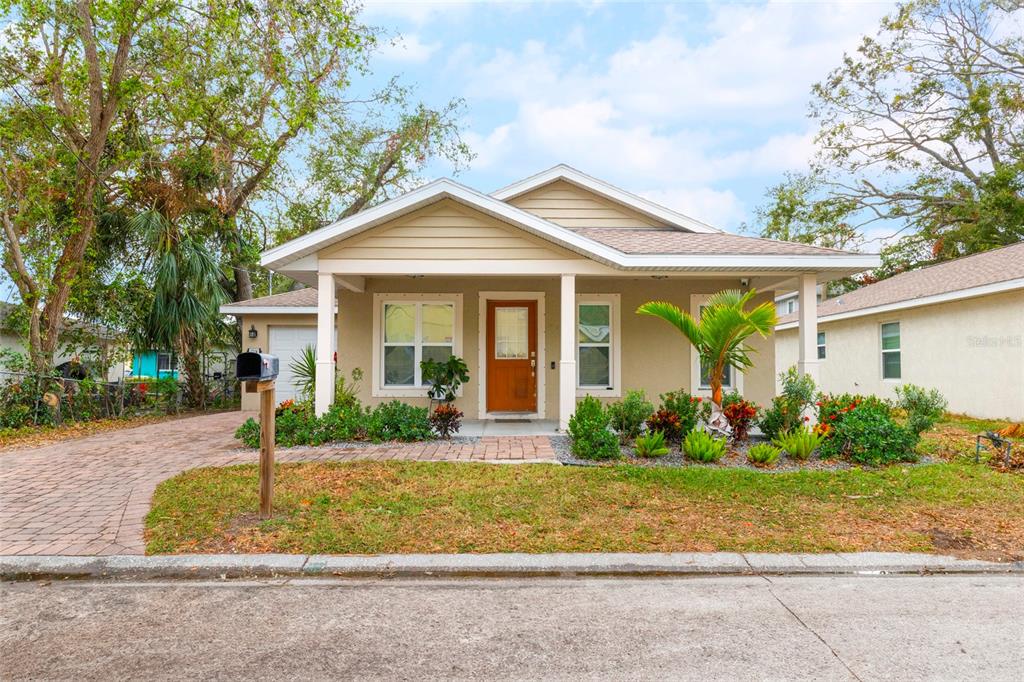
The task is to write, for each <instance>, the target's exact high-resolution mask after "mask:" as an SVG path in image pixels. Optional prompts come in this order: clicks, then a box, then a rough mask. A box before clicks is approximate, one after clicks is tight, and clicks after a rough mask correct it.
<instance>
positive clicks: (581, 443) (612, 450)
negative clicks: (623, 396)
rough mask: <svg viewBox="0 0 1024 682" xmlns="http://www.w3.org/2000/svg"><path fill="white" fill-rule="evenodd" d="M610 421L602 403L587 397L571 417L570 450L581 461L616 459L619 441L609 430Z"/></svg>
mask: <svg viewBox="0 0 1024 682" xmlns="http://www.w3.org/2000/svg"><path fill="white" fill-rule="evenodd" d="M609 423H610V419H609V417H608V412H607V410H605V409H604V407H603V406H602V405H601V401H599V400H598V399H597V398H595V397H593V396H587V397H586V398H584V399H583V400H581V401H580V403H579V404H578V405H576V412H575V413H573V415H572V416H571V417H569V450H570V451H571V452H572V454H573V455H575V456H576V457H579V458H580V459H616V458H618V457H619V456H620V454H621V453H620V452H619V439H618V437H617V436H616V435H615V434H614V433H612V431H611V430H610V429H609V428H608V427H609Z"/></svg>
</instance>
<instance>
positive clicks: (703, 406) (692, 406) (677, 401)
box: [659, 390, 711, 435]
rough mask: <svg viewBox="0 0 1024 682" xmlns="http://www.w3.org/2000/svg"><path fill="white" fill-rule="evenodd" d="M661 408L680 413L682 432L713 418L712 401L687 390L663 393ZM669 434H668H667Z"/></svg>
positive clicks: (680, 430)
mask: <svg viewBox="0 0 1024 682" xmlns="http://www.w3.org/2000/svg"><path fill="white" fill-rule="evenodd" d="M659 397H660V398H661V408H662V409H663V410H667V411H669V412H675V413H676V414H677V415H679V422H680V429H679V432H680V434H685V433H689V432H690V431H693V429H694V427H695V426H697V425H698V424H701V423H706V422H707V420H708V419H710V418H711V401H710V400H704V399H703V398H701V397H700V396H695V395H690V394H689V393H687V392H686V391H683V390H678V391H669V392H668V393H662V394H661V395H660V396H659ZM666 435H667V434H666Z"/></svg>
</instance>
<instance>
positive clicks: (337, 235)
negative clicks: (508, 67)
mask: <svg viewBox="0 0 1024 682" xmlns="http://www.w3.org/2000/svg"><path fill="white" fill-rule="evenodd" d="M556 168H563V167H556ZM564 168H568V167H564ZM574 173H578V171H574ZM580 175H582V174H580ZM535 177H536V176H535ZM559 177H562V176H559ZM574 177H576V176H574ZM584 177H587V176H584ZM602 184H603V183H602ZM608 187H610V185H608ZM613 189H614V188H613ZM623 194H625V193H623ZM444 199H451V200H453V201H455V202H458V203H460V204H463V205H465V206H467V207H469V208H472V209H474V210H477V211H480V212H481V213H484V214H486V215H489V216H491V217H493V218H495V219H497V220H501V221H503V222H505V223H508V224H510V225H513V226H515V227H518V228H520V229H522V230H524V231H526V232H528V233H531V234H533V235H535V236H537V237H540V238H542V239H544V240H547V241H549V242H551V243H552V244H556V245H558V246H561V247H563V248H566V249H569V250H570V251H574V252H576V253H578V254H580V255H582V256H584V257H586V258H589V259H591V260H594V261H597V262H599V263H603V264H605V265H608V266H610V267H613V268H617V269H622V270H656V269H663V270H673V269H675V270H707V269H711V268H719V269H723V268H724V269H729V268H770V269H774V268H778V269H781V270H794V269H804V268H806V269H807V270H817V271H827V270H835V271H838V270H843V271H845V272H846V273H849V272H858V271H860V270H866V269H868V268H872V267H876V266H877V265H878V257H877V256H875V255H865V254H859V253H851V252H845V251H834V250H830V249H818V248H816V247H808V246H804V245H798V244H790V243H788V242H772V241H770V240H758V239H753V238H749V237H739V236H738V235H731V234H727V233H722V232H718V231H716V230H714V229H713V228H710V227H708V226H704V229H703V230H702V231H701V233H700V234H694V233H693V232H696V231H697V230H693V232H689V233H687V232H681V231H679V232H677V231H670V230H663V231H662V233H663V234H662V236H660V237H655V236H652V235H649V234H648V233H649V232H650V231H647V230H639V231H638V233H637V235H636V236H635V237H629V235H628V234H626V233H627V232H631V231H632V228H631V229H630V230H621V232H622V233H623V234H620V235H617V236H613V235H612V234H611V233H609V232H607V231H605V230H603V229H601V228H577V229H572V230H571V229H568V228H565V227H562V226H561V225H557V224H555V223H553V222H550V221H548V220H545V219H544V218H541V217H540V216H537V215H535V214H533V213H530V212H528V211H524V210H522V209H520V208H516V207H515V206H512V205H511V204H508V203H505V202H504V201H502V200H500V199H498V198H496V197H495V196H488V195H486V194H482V193H480V192H477V191H476V190H474V189H472V188H470V187H466V186H465V185H462V184H460V183H458V182H455V181H454V180H450V179H447V178H444V179H441V180H435V181H434V182H431V183H428V184H426V185H423V186H422V187H419V188H417V189H414V190H412V191H410V192H407V193H405V194H403V195H401V196H399V197H396V198H394V199H391V200H389V201H385V202H384V203H381V204H378V205H377V206H373V207H371V208H368V209H365V210H363V211H361V212H359V213H357V214H356V215H354V216H351V217H349V218H345V219H343V220H339V221H337V222H335V223H333V224H331V225H328V226H326V227H323V228H320V229H319V230H315V231H313V232H310V233H309V234H306V235H303V236H301V237H298V238H296V239H293V240H291V241H289V242H286V243H285V244H282V245H280V246H278V247H275V248H273V249H270V250H269V251H266V252H264V254H263V257H262V258H261V260H260V264H261V265H263V266H264V267H267V268H270V269H272V270H284V271H286V272H287V271H288V266H289V265H291V264H293V263H296V261H299V260H301V259H303V258H306V257H307V256H311V255H313V254H315V253H317V252H318V251H320V250H321V249H324V248H325V247H328V246H330V245H332V244H335V243H337V242H340V241H342V240H344V239H348V238H350V237H353V236H355V235H357V234H359V233H361V232H363V231H365V230H368V229H371V228H373V227H375V226H377V225H381V224H383V223H385V222H388V221H391V220H394V219H396V218H399V217H401V216H403V215H406V214H408V213H411V212H413V211H415V210H418V209H420V208H423V207H425V206H429V205H431V204H434V203H436V202H438V201H442V200H444ZM637 199H638V198H637ZM640 201H644V202H646V200H640ZM646 203H647V204H650V202H646ZM650 205H651V206H656V205H654V204H650ZM662 210H663V211H667V212H668V213H672V212H671V211H668V209H662ZM675 215H677V216H678V214H675ZM666 239H675V240H676V241H675V242H673V243H671V244H667V243H666V242H664V241H659V240H666ZM642 240H646V241H645V242H644V241H642ZM714 240H718V241H717V242H715V241H714ZM755 242H756V243H757V246H754V245H753V244H754V243H755ZM658 243H662V244H665V247H664V248H663V249H661V250H658V247H657V246H656V244H658ZM741 244H742V245H743V246H742V248H741V247H740V245H741ZM769 245H773V246H771V247H770V248H769ZM292 269H293V270H294V269H296V268H295V267H294V266H293V267H292ZM312 269H313V270H315V267H313V268H312Z"/></svg>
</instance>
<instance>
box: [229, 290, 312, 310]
mask: <svg viewBox="0 0 1024 682" xmlns="http://www.w3.org/2000/svg"><path fill="white" fill-rule="evenodd" d="M316 296H317V293H316V289H309V288H306V289H296V290H295V291H286V292H284V293H283V294H272V295H270V296H262V297H260V298H250V299H249V300H248V301H236V302H235V303H228V304H226V305H222V306H221V307H220V311H221V312H222V313H225V314H227V315H236V314H239V313H249V314H250V315H251V314H253V313H265V314H277V313H281V314H290V313H315V312H316Z"/></svg>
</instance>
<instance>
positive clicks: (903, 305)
mask: <svg viewBox="0 0 1024 682" xmlns="http://www.w3.org/2000/svg"><path fill="white" fill-rule="evenodd" d="M1014 289H1024V277H1019V278H1017V279H1008V280H1006V281H1005V282H995V283H993V284H983V285H982V286H978V287H971V288H970V289H960V290H958V291H947V292H945V293H942V294H933V295H932V296H922V297H921V298H912V299H909V300H906V301H896V302H895V303H886V304H884V305H876V306H872V307H870V308H858V309H857V310H851V311H849V312H839V313H832V314H830V315H821V316H819V317H818V324H826V323H828V322H838V321H839V320H848V319H850V318H854V317H865V316H867V315H877V314H879V313H888V312H892V311H895V310H906V309H908V308H920V307H922V306H926V305H935V304H936V303H948V302H950V301H961V300H963V299H965V298H977V297H978V296H988V295H990V294H999V293H1003V292H1005V291H1013V290H1014ZM797 326H798V324H797V322H795V321H794V322H786V323H785V324H780V325H778V326H776V327H775V331H785V330H786V329H796V328H797Z"/></svg>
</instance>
